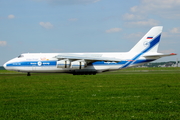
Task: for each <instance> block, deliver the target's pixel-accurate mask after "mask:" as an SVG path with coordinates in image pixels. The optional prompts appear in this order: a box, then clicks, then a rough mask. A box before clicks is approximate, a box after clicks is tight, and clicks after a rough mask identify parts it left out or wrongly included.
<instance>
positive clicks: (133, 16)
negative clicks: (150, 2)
mask: <svg viewBox="0 0 180 120" xmlns="http://www.w3.org/2000/svg"><path fill="white" fill-rule="evenodd" d="M123 18H124V19H125V20H141V19H144V18H145V16H141V15H136V14H130V13H126V14H125V15H124V16H123Z"/></svg>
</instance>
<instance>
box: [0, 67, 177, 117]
mask: <svg viewBox="0 0 180 120" xmlns="http://www.w3.org/2000/svg"><path fill="white" fill-rule="evenodd" d="M146 70H147V69H132V70H129V72H128V69H127V70H124V71H117V72H115V71H114V72H108V73H102V74H97V75H95V76H94V75H89V76H86V75H82V76H73V75H66V74H33V75H32V76H30V77H27V76H26V75H25V74H1V75H0V106H1V107H0V119H2V120H8V119H9V120H12V119H13V120H19V119H22V120H28V119H29V120H31V119H34V120H44V119H47V120H49V119H50V120H54V119H56V120H59V119H62V120H66V119H67V120H69V119H74V120H78V119H85V120H96V119H102V120H110V119H111V120H119V119H120V120H121V119H125V120H132V119H134V120H135V119H137V120H139V119H153V120H160V119H161V120H164V119H171V120H177V119H180V112H179V110H180V72H179V69H175V70H174V69H173V70H172V69H171V70H169V69H168V70H159V71H158V70H149V69H148V71H146Z"/></svg>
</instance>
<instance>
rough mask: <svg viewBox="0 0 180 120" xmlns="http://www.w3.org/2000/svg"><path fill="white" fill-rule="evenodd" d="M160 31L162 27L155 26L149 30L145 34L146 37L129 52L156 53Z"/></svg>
mask: <svg viewBox="0 0 180 120" xmlns="http://www.w3.org/2000/svg"><path fill="white" fill-rule="evenodd" d="M162 29H163V27H162V26H156V27H153V28H151V29H150V30H149V32H147V33H146V35H145V36H144V37H143V38H142V39H141V40H140V41H139V42H138V43H137V44H136V45H135V46H134V47H133V48H132V49H131V50H130V51H129V52H137V53H140V52H141V53H142V52H143V53H145V52H155V53H157V50H158V46H159V41H160V38H161V33H162Z"/></svg>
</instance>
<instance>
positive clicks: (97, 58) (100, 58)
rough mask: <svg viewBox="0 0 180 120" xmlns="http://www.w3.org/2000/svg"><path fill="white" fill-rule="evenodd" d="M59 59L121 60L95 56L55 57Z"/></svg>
mask: <svg viewBox="0 0 180 120" xmlns="http://www.w3.org/2000/svg"><path fill="white" fill-rule="evenodd" d="M55 58H57V59H69V60H73V61H75V60H86V61H92V62H94V61H113V62H120V61H121V60H120V59H117V58H113V57H101V56H93V55H90V56H88V55H57V56H55Z"/></svg>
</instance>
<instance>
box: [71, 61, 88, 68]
mask: <svg viewBox="0 0 180 120" xmlns="http://www.w3.org/2000/svg"><path fill="white" fill-rule="evenodd" d="M85 67H86V62H85V61H74V62H71V68H72V69H84V68H85Z"/></svg>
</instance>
